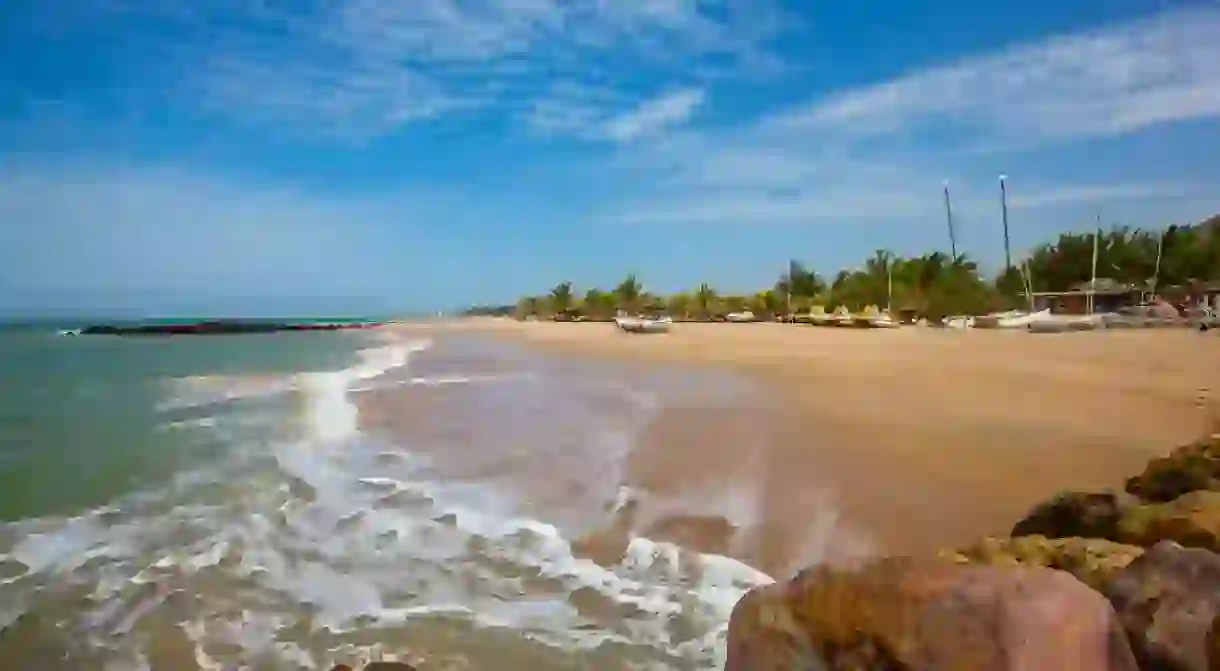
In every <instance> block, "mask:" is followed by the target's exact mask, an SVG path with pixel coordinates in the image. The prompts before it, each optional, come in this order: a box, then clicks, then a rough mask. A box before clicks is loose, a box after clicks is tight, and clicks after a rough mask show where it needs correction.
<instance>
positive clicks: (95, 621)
mask: <svg viewBox="0 0 1220 671" xmlns="http://www.w3.org/2000/svg"><path fill="white" fill-rule="evenodd" d="M74 326H78V325H77V324H69V325H48V324H41V325H36V326H33V327H26V328H8V329H6V330H3V331H0V381H2V384H0V515H2V519H0V669H10V668H12V669H39V671H79V670H81V669H99V670H102V669H104V670H105V671H128V670H131V671H137V670H140V671H142V670H144V669H173V670H175V671H176V670H178V669H181V670H183V671H194V670H195V669H199V670H201V671H202V670H207V671H212V670H222V669H223V670H228V669H260V670H261V669H268V670H279V669H285V670H306V669H321V670H322V671H327V670H328V669H329V668H330V667H331V665H333V664H335V663H339V662H343V663H348V664H353V665H358V664H360V663H361V662H362V661H367V660H370V659H376V658H386V656H387V655H398V654H406V653H409V654H410V655H413V656H415V657H416V661H419V660H420V659H422V661H421V662H419V664H418V666H419V668H420V669H421V671H430V670H432V669H498V670H504V671H526V670H528V671H560V670H567V669H573V670H575V669H607V670H609V669H613V670H614V671H619V670H620V669H647V670H650V671H651V670H655V669H692V670H694V669H699V670H705V669H714V668H719V666H720V664H721V660H722V655H723V648H724V632H725V627H726V625H727V620H728V616H729V612H730V610H731V608H732V605H733V604H734V603H735V601H736V599H737V598H739V597H740V596H741V594H743V593H744V592H745V590H747V589H749V587H751V586H752V585H756V584H760V583H764V582H767V581H768V580H769V578H768V577H767V576H765V575H762V574H760V573H759V572H758V571H755V570H754V569H752V568H750V567H748V566H745V565H744V564H741V563H740V562H737V561H735V560H732V559H730V558H727V557H720V556H714V555H699V554H698V553H690V552H687V551H685V550H683V549H682V548H679V547H677V546H674V545H672V544H667V543H663V542H656V541H653V540H650V539H648V538H643V537H636V538H633V539H630V541H629V545H628V546H627V550H626V555H625V556H624V557H623V558H622V560H621V561H620V562H619V563H618V564H614V565H608V566H601V565H597V564H594V563H593V562H591V561H589V560H588V559H584V558H581V557H578V556H576V554H575V553H574V552H573V540H574V539H576V538H578V537H579V536H580V535H582V534H583V533H584V532H585V531H586V530H588V529H591V528H598V527H599V526H600V525H602V524H604V523H605V522H606V521H607V520H609V519H610V518H611V517H613V516H614V515H615V514H616V511H617V509H616V508H615V507H614V506H616V505H621V502H622V501H624V500H626V499H623V498H622V496H623V494H624V491H625V490H629V489H630V488H631V487H630V484H629V483H627V482H626V480H625V479H624V478H625V472H626V469H625V466H624V464H625V463H626V462H627V461H628V460H629V458H630V456H631V454H632V451H633V450H634V449H635V447H636V445H637V441H638V440H639V438H640V436H641V435H643V432H645V431H646V430H647V428H648V426H649V424H650V423H651V422H652V421H653V420H654V418H656V417H657V416H658V413H660V412H661V411H662V410H663V409H664V408H665V407H667V406H669V405H672V404H677V405H678V406H680V407H684V408H692V407H695V408H706V409H709V410H708V411H709V412H710V413H712V414H715V412H716V410H715V408H717V407H725V406H734V405H737V404H739V403H740V402H741V399H742V398H743V395H745V396H748V397H750V398H757V395H756V394H753V393H751V391H750V390H749V389H748V388H739V387H738V386H737V384H736V382H735V381H732V380H726V379H723V378H721V377H719V376H715V375H711V376H691V375H690V374H683V375H680V376H676V377H674V376H667V375H661V374H658V375H646V374H643V371H637V370H627V369H620V368H618V367H616V366H615V365H612V364H607V363H605V362H602V363H596V362H588V361H584V360H577V359H571V358H562V357H552V356H549V355H545V354H543V353H538V352H534V351H527V350H524V349H522V348H518V347H513V346H511V345H508V344H505V343H503V342H499V341H492V340H489V339H480V338H478V337H475V336H461V335H457V334H452V333H440V332H434V331H428V330H423V331H388V330H382V331H377V330H374V331H347V332H323V333H286V334H265V335H235V336H208V337H195V336H174V337H141V338H123V337H115V336H78V337H69V336H63V335H59V334H58V328H59V327H69V328H70V327H74ZM748 500H754V497H752V496H746V497H744V498H742V497H739V496H737V494H736V493H735V492H733V491H729V490H725V489H719V488H718V489H716V490H714V491H708V492H692V493H691V498H690V501H687V502H683V501H670V502H668V503H669V504H671V505H670V506H669V508H667V510H672V511H674V512H682V511H683V510H689V509H690V508H688V507H684V506H686V505H687V504H689V505H691V506H694V509H695V510H697V511H699V512H706V513H709V514H720V515H724V516H726V517H727V518H729V519H731V520H733V523H734V524H738V525H739V526H740V527H741V528H746V527H747V526H748V524H749V522H750V519H751V515H752V513H751V512H750V507H749V505H745V506H744V507H742V506H741V505H738V504H739V503H740V502H741V501H747V503H748ZM616 501H617V502H618V503H616Z"/></svg>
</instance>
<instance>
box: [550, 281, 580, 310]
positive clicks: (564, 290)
mask: <svg viewBox="0 0 1220 671" xmlns="http://www.w3.org/2000/svg"><path fill="white" fill-rule="evenodd" d="M550 302H551V309H552V310H553V311H554V312H555V314H560V315H561V314H566V313H567V312H568V311H569V310H571V309H572V305H573V303H574V302H575V295H574V294H573V293H572V283H571V282H560V283H559V284H556V285H555V288H554V289H551V295H550Z"/></svg>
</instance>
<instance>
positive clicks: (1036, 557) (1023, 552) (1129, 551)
mask: <svg viewBox="0 0 1220 671" xmlns="http://www.w3.org/2000/svg"><path fill="white" fill-rule="evenodd" d="M1143 554H1144V549H1143V548H1141V547H1135V546H1131V545H1124V544H1122V543H1115V542H1112V541H1108V540H1104V539H1100V538H1046V537H1045V536H1021V537H1018V538H984V539H983V540H981V541H979V542H978V543H975V544H974V545H971V546H969V547H966V548H962V549H960V550H955V551H953V552H945V553H942V555H941V556H942V557H944V558H946V559H948V560H950V561H953V562H954V563H958V564H985V565H992V566H1018V565H1020V566H1038V567H1045V568H1054V569H1059V570H1061V571H1067V572H1068V573H1071V574H1072V575H1073V576H1075V577H1076V579H1077V580H1080V581H1081V582H1083V583H1084V584H1086V585H1088V586H1090V587H1092V588H1094V589H1097V588H1100V587H1101V586H1102V585H1104V584H1105V583H1106V582H1107V581H1108V580H1109V579H1110V577H1111V576H1112V575H1113V574H1114V573H1116V572H1118V571H1120V570H1122V569H1124V568H1126V567H1127V566H1128V565H1129V564H1131V562H1133V561H1135V560H1136V559H1138V558H1139V557H1140V556H1142V555H1143Z"/></svg>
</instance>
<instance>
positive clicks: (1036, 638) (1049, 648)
mask: <svg viewBox="0 0 1220 671" xmlns="http://www.w3.org/2000/svg"><path fill="white" fill-rule="evenodd" d="M823 667H824V668H826V669H827V670H828V671H835V670H838V669H844V670H846V669H852V670H857V669H858V670H863V669H876V670H893V671H898V670H907V669H910V670H912V671H913V670H916V669H919V670H923V669H929V670H931V669H935V670H936V671H956V670H959V669H960V670H962V671H966V670H971V671H993V670H994V671H1001V670H1009V669H1011V670H1018V669H1020V670H1022V671H1025V670H1028V671H1042V670H1046V671H1050V670H1052V669H1073V670H1078V671H1102V670H1113V671H1131V670H1134V669H1136V668H1137V667H1136V665H1135V659H1134V657H1133V655H1132V653H1131V650H1130V648H1129V647H1128V644H1127V641H1126V637H1125V635H1124V634H1123V631H1122V629H1121V627H1120V626H1119V622H1118V619H1117V618H1116V616H1115V614H1114V611H1113V609H1112V608H1111V607H1110V605H1109V603H1108V602H1107V601H1106V599H1105V598H1104V597H1103V596H1102V595H1101V594H1099V593H1098V592H1096V591H1094V590H1092V589H1089V588H1088V587H1087V586H1086V585H1084V584H1083V583H1081V582H1080V581H1078V580H1076V579H1075V578H1073V577H1072V576H1071V575H1070V574H1068V573H1065V572H1063V571H1057V570H1053V569H1049V568H1038V567H999V566H967V565H957V564H952V563H949V562H944V561H924V562H920V561H915V560H911V559H906V558H890V559H882V560H879V561H876V562H873V563H871V564H868V565H865V566H863V567H860V568H858V569H854V570H835V569H829V568H816V569H810V570H807V571H805V572H803V573H801V574H799V575H798V576H797V577H796V578H794V579H793V580H792V581H790V582H789V583H786V584H783V585H776V586H771V587H766V588H761V589H759V590H755V591H754V592H752V593H751V594H749V595H748V596H747V597H746V598H745V599H743V600H742V601H741V602H740V603H739V604H738V606H737V608H736V609H734V612H733V617H732V621H731V622H730V626H729V646H728V661H727V664H726V667H725V668H726V670H727V671H746V670H754V669H781V668H782V669H815V668H823Z"/></svg>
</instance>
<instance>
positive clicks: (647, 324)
mask: <svg viewBox="0 0 1220 671" xmlns="http://www.w3.org/2000/svg"><path fill="white" fill-rule="evenodd" d="M614 323H615V325H617V326H618V327H619V328H620V329H622V330H623V331H626V332H627V333H665V332H666V331H668V330H669V327H670V326H672V325H673V323H674V320H673V318H671V317H655V318H654V317H615V318H614Z"/></svg>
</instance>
